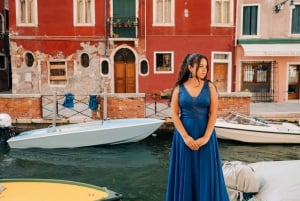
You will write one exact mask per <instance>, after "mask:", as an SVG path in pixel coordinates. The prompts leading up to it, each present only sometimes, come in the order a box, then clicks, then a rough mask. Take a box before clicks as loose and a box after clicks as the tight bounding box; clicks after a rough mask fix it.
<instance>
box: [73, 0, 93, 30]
mask: <svg viewBox="0 0 300 201" xmlns="http://www.w3.org/2000/svg"><path fill="white" fill-rule="evenodd" d="M73 9H74V12H73V13H74V25H75V26H93V25H95V0H73Z"/></svg>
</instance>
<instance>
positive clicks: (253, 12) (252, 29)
mask: <svg viewBox="0 0 300 201" xmlns="http://www.w3.org/2000/svg"><path fill="white" fill-rule="evenodd" d="M257 17H258V6H245V7H244V9H243V35H257Z"/></svg>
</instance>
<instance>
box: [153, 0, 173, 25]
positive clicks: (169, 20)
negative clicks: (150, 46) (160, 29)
mask: <svg viewBox="0 0 300 201" xmlns="http://www.w3.org/2000/svg"><path fill="white" fill-rule="evenodd" d="M174 4H175V3H174V0H153V7H154V8H153V25H154V26H155V25H156V26H173V25H174Z"/></svg>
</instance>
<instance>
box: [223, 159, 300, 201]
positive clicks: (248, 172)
mask: <svg viewBox="0 0 300 201" xmlns="http://www.w3.org/2000/svg"><path fill="white" fill-rule="evenodd" d="M299 168H300V160H286V161H261V162H255V163H249V164H246V163H243V162H241V161H231V162H225V164H224V165H223V172H224V177H225V183H226V186H227V190H228V194H229V196H230V198H231V200H237V199H234V198H237V197H239V199H238V200H243V198H245V196H244V195H245V194H244V193H246V194H247V193H249V192H251V194H252V195H251V197H252V198H251V199H246V200H249V201H258V200H261V201H267V200H268V201H283V200H285V201H298V200H299V197H300V185H299V181H300V174H299V173H298V172H299ZM247 197H248V198H249V194H248V195H247Z"/></svg>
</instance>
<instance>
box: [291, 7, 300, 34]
mask: <svg viewBox="0 0 300 201" xmlns="http://www.w3.org/2000/svg"><path fill="white" fill-rule="evenodd" d="M291 32H292V34H300V5H295V8H294V9H293V11H292V30H291Z"/></svg>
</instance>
